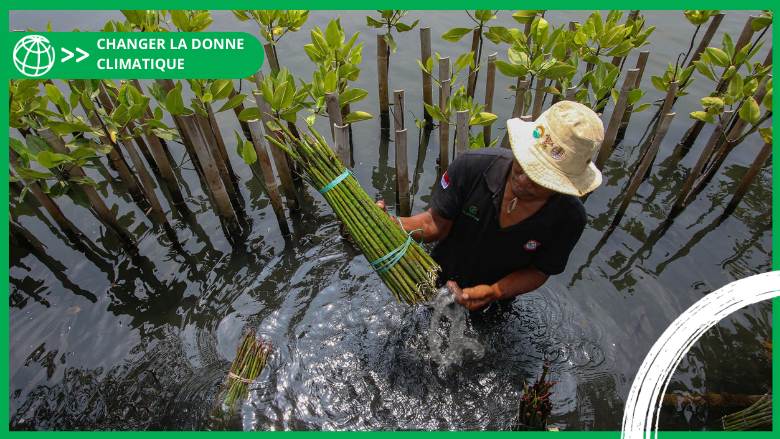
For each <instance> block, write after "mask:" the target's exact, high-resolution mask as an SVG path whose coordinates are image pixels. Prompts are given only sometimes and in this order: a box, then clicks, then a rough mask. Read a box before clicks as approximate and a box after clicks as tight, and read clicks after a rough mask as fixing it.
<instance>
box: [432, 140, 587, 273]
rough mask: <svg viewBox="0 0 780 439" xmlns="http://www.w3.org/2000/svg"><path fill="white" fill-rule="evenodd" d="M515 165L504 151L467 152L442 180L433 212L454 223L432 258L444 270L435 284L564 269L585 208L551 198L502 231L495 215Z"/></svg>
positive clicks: (579, 232) (567, 198) (560, 197)
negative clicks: (531, 268)
mask: <svg viewBox="0 0 780 439" xmlns="http://www.w3.org/2000/svg"><path fill="white" fill-rule="evenodd" d="M514 160H515V158H514V155H513V154H512V151H511V150H508V149H503V148H495V147H493V148H483V149H477V150H471V151H468V152H466V153H464V154H461V155H459V156H458V157H457V158H456V159H455V160H454V161H453V162H452V164H451V165H450V167H449V169H448V170H447V172H446V173H445V174H444V176H443V177H442V179H441V182H440V185H439V187H438V188H437V190H436V192H435V193H434V194H433V198H432V199H431V207H432V208H433V210H434V211H435V212H436V213H437V214H438V215H440V216H441V217H443V218H445V219H448V220H452V221H453V223H452V228H451V229H450V233H449V235H448V236H447V238H445V239H444V240H443V241H440V242H438V243H437V244H436V245H435V246H434V248H433V252H432V253H431V256H432V257H433V259H434V260H436V262H438V263H439V264H440V265H441V267H442V273H441V275H440V276H439V283H444V282H445V281H447V280H450V279H451V280H454V281H456V282H457V283H458V285H459V286H461V287H462V288H466V287H473V286H475V285H481V284H487V285H492V284H494V283H495V282H497V281H499V280H501V279H502V278H504V277H505V276H507V275H508V274H510V273H512V272H513V271H516V270H519V269H521V268H524V267H526V266H528V265H529V264H533V266H534V267H536V268H537V269H538V270H539V271H541V272H543V273H546V274H549V275H554V274H558V273H561V272H563V270H564V269H565V268H566V262H567V261H568V259H569V253H571V250H572V248H574V245H575V244H576V243H577V241H578V240H579V239H580V235H582V231H583V230H584V228H585V224H586V222H587V217H586V215H585V207H584V206H583V205H582V203H581V202H580V200H579V199H578V198H577V197H574V196H571V195H565V194H555V195H553V196H551V197H550V198H549V199H548V200H547V202H546V203H545V204H544V205H543V206H542V208H541V209H539V210H538V211H537V212H536V213H534V214H533V215H532V216H531V217H529V218H527V219H525V220H524V221H522V222H520V223H518V224H515V225H513V226H509V227H506V228H503V229H502V228H501V226H500V223H499V212H500V210H501V202H502V200H503V196H504V187H505V184H506V179H507V178H508V176H509V172H510V171H511V169H512V164H513V161H514Z"/></svg>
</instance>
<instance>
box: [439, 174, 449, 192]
mask: <svg viewBox="0 0 780 439" xmlns="http://www.w3.org/2000/svg"><path fill="white" fill-rule="evenodd" d="M449 185H450V177H449V176H448V175H447V173H446V172H445V173H444V175H443V176H442V177H441V187H442V188H444V189H447V186H449Z"/></svg>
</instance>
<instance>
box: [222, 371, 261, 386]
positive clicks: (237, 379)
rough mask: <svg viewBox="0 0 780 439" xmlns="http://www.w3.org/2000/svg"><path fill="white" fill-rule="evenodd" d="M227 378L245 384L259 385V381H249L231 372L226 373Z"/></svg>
mask: <svg viewBox="0 0 780 439" xmlns="http://www.w3.org/2000/svg"><path fill="white" fill-rule="evenodd" d="M228 377H229V378H233V379H234V380H236V381H241V382H242V383H246V384H257V383H259V381H255V380H250V379H248V378H243V377H240V376H238V375H236V374H234V373H233V372H228Z"/></svg>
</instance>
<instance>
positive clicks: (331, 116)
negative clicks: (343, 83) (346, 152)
mask: <svg viewBox="0 0 780 439" xmlns="http://www.w3.org/2000/svg"><path fill="white" fill-rule="evenodd" d="M325 105H326V106H327V108H328V121H329V123H330V135H331V138H335V133H334V132H333V127H334V126H335V125H343V124H342V123H341V108H340V107H341V105H339V94H338V92H335V91H334V92H333V93H325Z"/></svg>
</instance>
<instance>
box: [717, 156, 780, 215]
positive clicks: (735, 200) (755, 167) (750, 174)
mask: <svg viewBox="0 0 780 439" xmlns="http://www.w3.org/2000/svg"><path fill="white" fill-rule="evenodd" d="M771 154H772V144H771V143H765V144H764V146H763V147H762V148H761V151H759V152H758V156H756V159H755V160H754V161H753V163H752V164H751V165H750V168H749V169H748V171H747V174H745V178H743V179H742V182H741V183H740V184H739V187H738V188H737V191H736V192H734V196H733V197H732V198H731V201H729V204H728V206H726V210H725V211H724V215H730V214H731V213H732V212H734V209H736V208H737V204H739V202H740V201H741V200H742V197H744V196H745V193H746V192H747V190H748V188H749V187H750V185H751V184H752V183H753V180H754V179H755V178H756V175H758V172H759V171H761V167H762V166H764V163H766V160H767V159H768V158H769V156H770V155H771Z"/></svg>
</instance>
